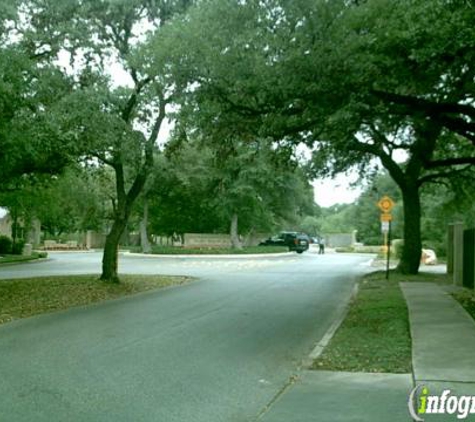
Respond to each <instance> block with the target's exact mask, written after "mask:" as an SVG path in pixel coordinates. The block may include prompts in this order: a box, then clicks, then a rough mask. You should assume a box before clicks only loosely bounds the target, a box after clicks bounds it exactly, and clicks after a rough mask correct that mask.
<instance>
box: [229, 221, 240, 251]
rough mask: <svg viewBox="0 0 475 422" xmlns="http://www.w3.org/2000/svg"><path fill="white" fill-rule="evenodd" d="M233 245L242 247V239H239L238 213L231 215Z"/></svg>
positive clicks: (233, 246) (234, 247) (238, 247)
mask: <svg viewBox="0 0 475 422" xmlns="http://www.w3.org/2000/svg"><path fill="white" fill-rule="evenodd" d="M230 235H231V247H232V248H233V249H242V244H241V241H240V240H239V232H238V215H237V214H236V213H234V214H233V216H232V217H231V232H230Z"/></svg>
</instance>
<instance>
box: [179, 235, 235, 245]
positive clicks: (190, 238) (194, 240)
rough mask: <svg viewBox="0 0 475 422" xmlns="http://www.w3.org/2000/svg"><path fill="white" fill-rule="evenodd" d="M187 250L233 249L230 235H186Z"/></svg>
mask: <svg viewBox="0 0 475 422" xmlns="http://www.w3.org/2000/svg"><path fill="white" fill-rule="evenodd" d="M183 246H184V247H185V248H206V247H219V248H229V247H231V239H230V236H229V234H208V233H185V242H184V245H183Z"/></svg>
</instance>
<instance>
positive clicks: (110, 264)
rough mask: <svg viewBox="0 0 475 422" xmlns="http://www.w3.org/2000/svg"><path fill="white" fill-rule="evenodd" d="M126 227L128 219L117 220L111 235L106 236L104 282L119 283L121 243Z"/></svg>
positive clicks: (103, 258)
mask: <svg viewBox="0 0 475 422" xmlns="http://www.w3.org/2000/svg"><path fill="white" fill-rule="evenodd" d="M126 225H127V218H116V219H115V220H114V223H113V224H112V228H111V230H110V232H109V234H108V235H107V236H106V244H105V246H104V255H103V256H102V275H101V280H102V281H105V282H108V283H119V275H118V266H119V241H120V238H121V236H122V233H123V232H124V230H125V227H126Z"/></svg>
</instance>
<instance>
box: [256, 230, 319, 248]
mask: <svg viewBox="0 0 475 422" xmlns="http://www.w3.org/2000/svg"><path fill="white" fill-rule="evenodd" d="M309 243H310V239H309V237H308V236H307V235H306V234H304V233H298V232H280V233H279V234H278V235H277V236H272V237H269V239H266V240H264V241H263V242H261V243H259V245H260V246H271V245H274V246H287V247H288V248H289V251H296V252H297V253H302V252H304V251H306V250H307V249H308V248H309Z"/></svg>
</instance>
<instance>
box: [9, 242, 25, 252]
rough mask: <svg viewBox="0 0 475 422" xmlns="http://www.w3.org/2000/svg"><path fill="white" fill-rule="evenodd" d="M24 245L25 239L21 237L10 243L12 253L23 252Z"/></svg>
mask: <svg viewBox="0 0 475 422" xmlns="http://www.w3.org/2000/svg"><path fill="white" fill-rule="evenodd" d="M24 246H25V241H24V240H23V239H20V240H17V241H16V242H15V243H13V244H12V254H13V255H21V254H22V253H23V247H24Z"/></svg>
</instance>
